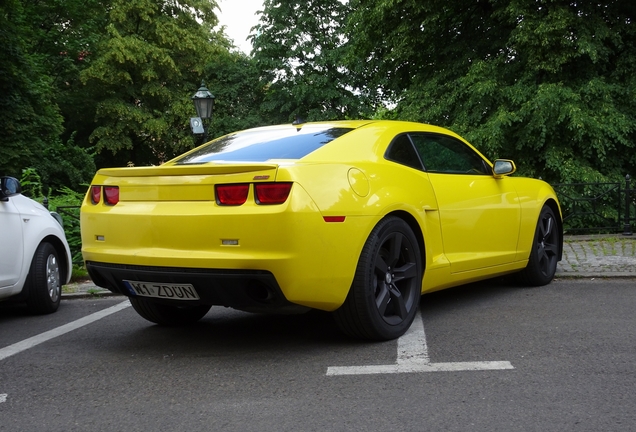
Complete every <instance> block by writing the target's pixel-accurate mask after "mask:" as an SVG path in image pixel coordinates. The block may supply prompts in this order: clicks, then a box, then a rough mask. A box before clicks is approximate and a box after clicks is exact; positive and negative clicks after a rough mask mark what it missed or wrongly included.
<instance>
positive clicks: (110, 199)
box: [90, 186, 119, 205]
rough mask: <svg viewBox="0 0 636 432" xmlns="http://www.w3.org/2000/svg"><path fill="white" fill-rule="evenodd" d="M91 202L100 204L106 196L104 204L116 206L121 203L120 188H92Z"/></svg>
mask: <svg viewBox="0 0 636 432" xmlns="http://www.w3.org/2000/svg"><path fill="white" fill-rule="evenodd" d="M90 190H91V192H90V193H91V202H92V203H93V204H99V202H100V200H101V199H102V194H103V195H104V204H108V205H115V204H117V203H118V202H119V186H91V189H90Z"/></svg>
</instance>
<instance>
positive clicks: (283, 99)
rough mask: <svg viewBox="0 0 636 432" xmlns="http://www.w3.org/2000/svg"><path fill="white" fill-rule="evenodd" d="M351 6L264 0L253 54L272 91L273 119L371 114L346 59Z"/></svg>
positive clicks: (268, 109)
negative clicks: (346, 27)
mask: <svg viewBox="0 0 636 432" xmlns="http://www.w3.org/2000/svg"><path fill="white" fill-rule="evenodd" d="M350 11H351V10H350V7H349V5H348V4H347V3H346V2H343V1H340V0H309V1H300V0H289V1H281V0H265V2H264V10H263V11H262V15H261V20H260V23H259V24H258V25H257V26H256V28H255V30H256V33H255V34H252V35H251V36H250V38H251V40H252V45H253V47H254V49H253V52H252V54H253V56H254V59H255V61H256V64H257V67H258V69H259V70H260V71H261V73H262V81H263V85H264V86H267V94H266V97H265V100H264V102H263V105H262V110H263V112H264V113H265V114H266V115H267V117H268V118H269V119H270V121H271V122H277V123H280V122H287V121H290V120H293V119H294V117H295V116H300V117H301V118H303V119H305V120H321V119H344V118H355V117H359V116H364V115H366V114H367V113H369V112H370V111H369V103H368V100H367V98H366V97H364V95H363V93H362V92H361V91H360V90H359V89H356V88H354V87H352V86H350V85H349V82H350V81H349V80H348V79H347V75H348V70H347V69H346V68H345V67H344V64H343V62H342V57H343V55H344V52H345V46H346V42H347V40H346V38H345V37H344V33H343V32H344V23H345V20H346V17H347V15H348V14H349V13H350Z"/></svg>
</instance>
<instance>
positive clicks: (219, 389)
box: [0, 279, 636, 432]
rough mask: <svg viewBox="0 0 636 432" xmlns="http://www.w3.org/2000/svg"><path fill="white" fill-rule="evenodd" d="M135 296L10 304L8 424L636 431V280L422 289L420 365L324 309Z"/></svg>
mask: <svg viewBox="0 0 636 432" xmlns="http://www.w3.org/2000/svg"><path fill="white" fill-rule="evenodd" d="M123 301H124V299H123V298H121V297H110V298H106V299H94V300H91V299H81V300H80V299H77V300H70V301H68V300H67V301H63V303H62V305H61V307H60V309H59V311H58V312H57V313H56V314H53V315H48V316H29V315H27V314H26V312H25V311H24V310H23V309H22V308H19V307H16V306H7V305H3V306H0V431H12V432H17V431H34V430H39V431H88V430H90V431H142V430H143V431H159V430H178V431H241V432H245V431H358V430H359V431H396V430H400V431H473V430H475V431H570V430H573V431H601V430H602V431H633V430H636V399H635V397H634V393H635V390H636V363H635V359H636V343H635V342H636V281H635V280H634V279H595V280H563V279H562V280H557V281H555V282H553V283H552V284H551V285H549V286H547V287H542V288H532V289H527V288H519V287H510V286H508V285H507V282H506V281H505V280H501V279H499V280H494V281H488V282H484V283H480V284H474V285H470V286H467V287H462V288H458V289H452V290H447V291H442V292H440V293H435V294H431V295H427V296H424V297H423V298H422V302H421V311H422V317H423V318H422V319H421V320H420V321H418V323H419V322H421V323H423V328H424V330H425V333H424V332H422V333H418V335H419V336H418V337H420V338H422V337H424V338H425V339H424V340H421V339H420V340H419V342H418V343H416V344H415V345H418V344H419V345H422V346H423V348H422V347H420V348H415V349H416V351H417V350H420V351H419V354H418V353H416V354H417V355H415V356H414V358H415V357H417V356H418V355H419V356H420V358H419V361H421V362H423V366H422V367H420V368H419V369H418V367H419V366H418V367H415V368H411V369H409V368H408V367H406V368H404V367H401V366H400V367H397V366H396V365H400V364H401V365H402V366H404V365H405V364H406V365H409V364H411V363H409V362H410V361H416V360H412V359H410V357H409V355H407V354H408V353H407V354H405V351H404V350H408V349H413V346H414V345H413V344H411V343H410V342H408V341H407V342H405V340H403V339H401V340H400V341H391V342H385V343H364V342H359V341H355V340H351V339H347V338H345V337H343V336H341V335H340V333H339V332H338V330H337V329H336V328H335V326H334V324H333V323H332V322H331V319H330V317H329V315H328V314H324V313H309V314H306V315H298V316H266V315H252V314H247V313H242V312H237V311H232V310H228V309H223V308H213V309H212V311H210V313H209V314H208V315H207V316H206V317H205V318H204V319H203V320H202V321H201V322H200V323H199V324H198V325H196V326H192V327H186V328H160V327H157V326H154V325H152V324H150V323H148V322H146V321H144V320H143V319H142V318H140V317H138V316H137V315H136V313H135V312H134V310H132V308H130V307H124V306H121V307H123V309H121V310H119V311H116V312H112V311H113V310H112V309H108V308H110V307H112V306H116V305H119V304H121V303H122V302H123ZM100 311H101V313H102V314H103V315H105V314H106V313H107V312H112V313H110V314H109V315H107V316H104V317H98V316H96V315H94V314H95V313H99V312H100ZM104 311H106V312H104ZM85 317H92V318H89V319H95V321H94V322H92V323H86V322H85V321H86V320H87V318H85ZM82 318H83V319H84V321H78V320H80V319H82ZM97 318H99V319H97ZM69 323H73V324H71V326H77V328H73V327H68V326H67V327H61V326H64V325H68V324H69ZM78 323H79V324H78ZM82 324H84V325H82ZM416 327H417V326H416ZM420 327H421V325H420ZM60 328H62V330H65V331H66V333H63V332H61V331H60V330H59V329H60ZM52 329H58V330H56V331H57V332H58V333H63V334H59V335H58V334H56V333H55V332H53V333H45V332H47V331H50V330H52ZM413 334H414V333H413ZM43 335H44V336H43ZM47 335H48V336H47ZM424 335H425V336H424ZM413 340H414V339H412V340H411V342H412V341H413ZM25 341H26V342H25ZM424 344H425V345H424ZM405 347H406V348H405ZM422 349H423V350H424V351H422ZM400 350H402V351H400ZM423 356H424V357H423ZM405 358H406V360H404V359H405ZM402 361H403V363H400V362H402ZM493 364H495V365H500V364H503V365H509V367H507V368H505V367H504V368H499V369H495V370H479V367H475V365H477V366H479V365H493ZM466 365H468V366H466ZM371 366H373V367H371ZM341 367H348V368H341ZM471 367H472V368H471ZM373 368H376V369H378V370H380V371H384V372H380V373H367V372H368V371H369V370H375V369H373ZM449 368H450V369H453V368H455V369H457V370H451V371H449V370H448V369H449ZM334 370H336V371H338V370H339V371H345V372H346V371H349V370H351V371H354V372H356V371H357V372H356V373H359V374H355V375H350V374H345V375H338V374H328V373H329V371H334ZM409 370H411V371H410V372H409ZM413 370H415V371H413ZM405 371H406V372H405Z"/></svg>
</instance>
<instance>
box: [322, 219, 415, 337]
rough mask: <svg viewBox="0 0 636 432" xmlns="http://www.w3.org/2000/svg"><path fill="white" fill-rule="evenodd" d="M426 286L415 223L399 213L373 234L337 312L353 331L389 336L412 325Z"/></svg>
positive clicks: (361, 334) (337, 317)
mask: <svg viewBox="0 0 636 432" xmlns="http://www.w3.org/2000/svg"><path fill="white" fill-rule="evenodd" d="M421 290H422V260H421V255H420V249H419V246H418V243H417V239H416V238H415V235H414V234H413V231H412V230H411V228H410V227H409V225H408V224H407V223H406V222H404V221H403V220H402V219H400V218H397V217H392V216H391V217H387V218H385V219H383V220H382V221H380V223H378V225H376V227H375V228H374V229H373V231H372V232H371V234H370V235H369V238H368V239H367V241H366V243H365V245H364V248H363V249H362V253H361V255H360V259H359V261H358V266H357V268H356V273H355V276H354V280H353V284H352V285H351V289H350V290H349V294H348V295H347V298H346V300H345V302H344V304H343V305H342V306H341V307H340V308H339V309H337V310H336V311H335V312H334V317H335V320H336V323H337V324H338V326H339V327H340V329H341V330H342V331H343V332H344V333H346V334H348V335H350V336H353V337H358V338H362V339H369V340H389V339H395V338H398V337H400V336H402V335H403V334H404V333H405V332H406V331H407V330H408V328H409V327H410V326H411V323H412V322H413V319H414V318H415V313H416V312H417V307H418V305H419V299H420V294H421Z"/></svg>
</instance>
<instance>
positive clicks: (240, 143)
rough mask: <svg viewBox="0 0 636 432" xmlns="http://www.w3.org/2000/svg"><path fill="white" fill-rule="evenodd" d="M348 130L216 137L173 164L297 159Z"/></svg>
mask: <svg viewBox="0 0 636 432" xmlns="http://www.w3.org/2000/svg"><path fill="white" fill-rule="evenodd" d="M352 130H353V129H352V128H342V127H339V128H336V127H329V126H327V125H305V126H303V127H302V128H300V129H297V128H296V127H295V126H291V125H290V126H280V127H266V128H259V129H249V130H246V131H242V132H237V133H234V134H231V135H226V136H224V137H221V138H218V139H216V140H214V141H211V142H209V143H208V144H206V145H204V146H202V147H200V148H198V149H196V150H195V151H193V152H192V153H189V154H187V155H185V156H183V157H181V158H179V159H178V160H176V161H175V163H176V164H177V165H182V164H195V163H205V162H210V161H241V162H265V161H268V160H270V159H300V158H302V157H303V156H305V155H308V154H309V153H311V152H312V151H314V150H316V149H318V148H320V147H322V146H323V145H325V144H327V143H328V142H331V141H333V140H335V139H336V138H338V137H341V136H343V135H344V134H346V133H347V132H350V131H352Z"/></svg>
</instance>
